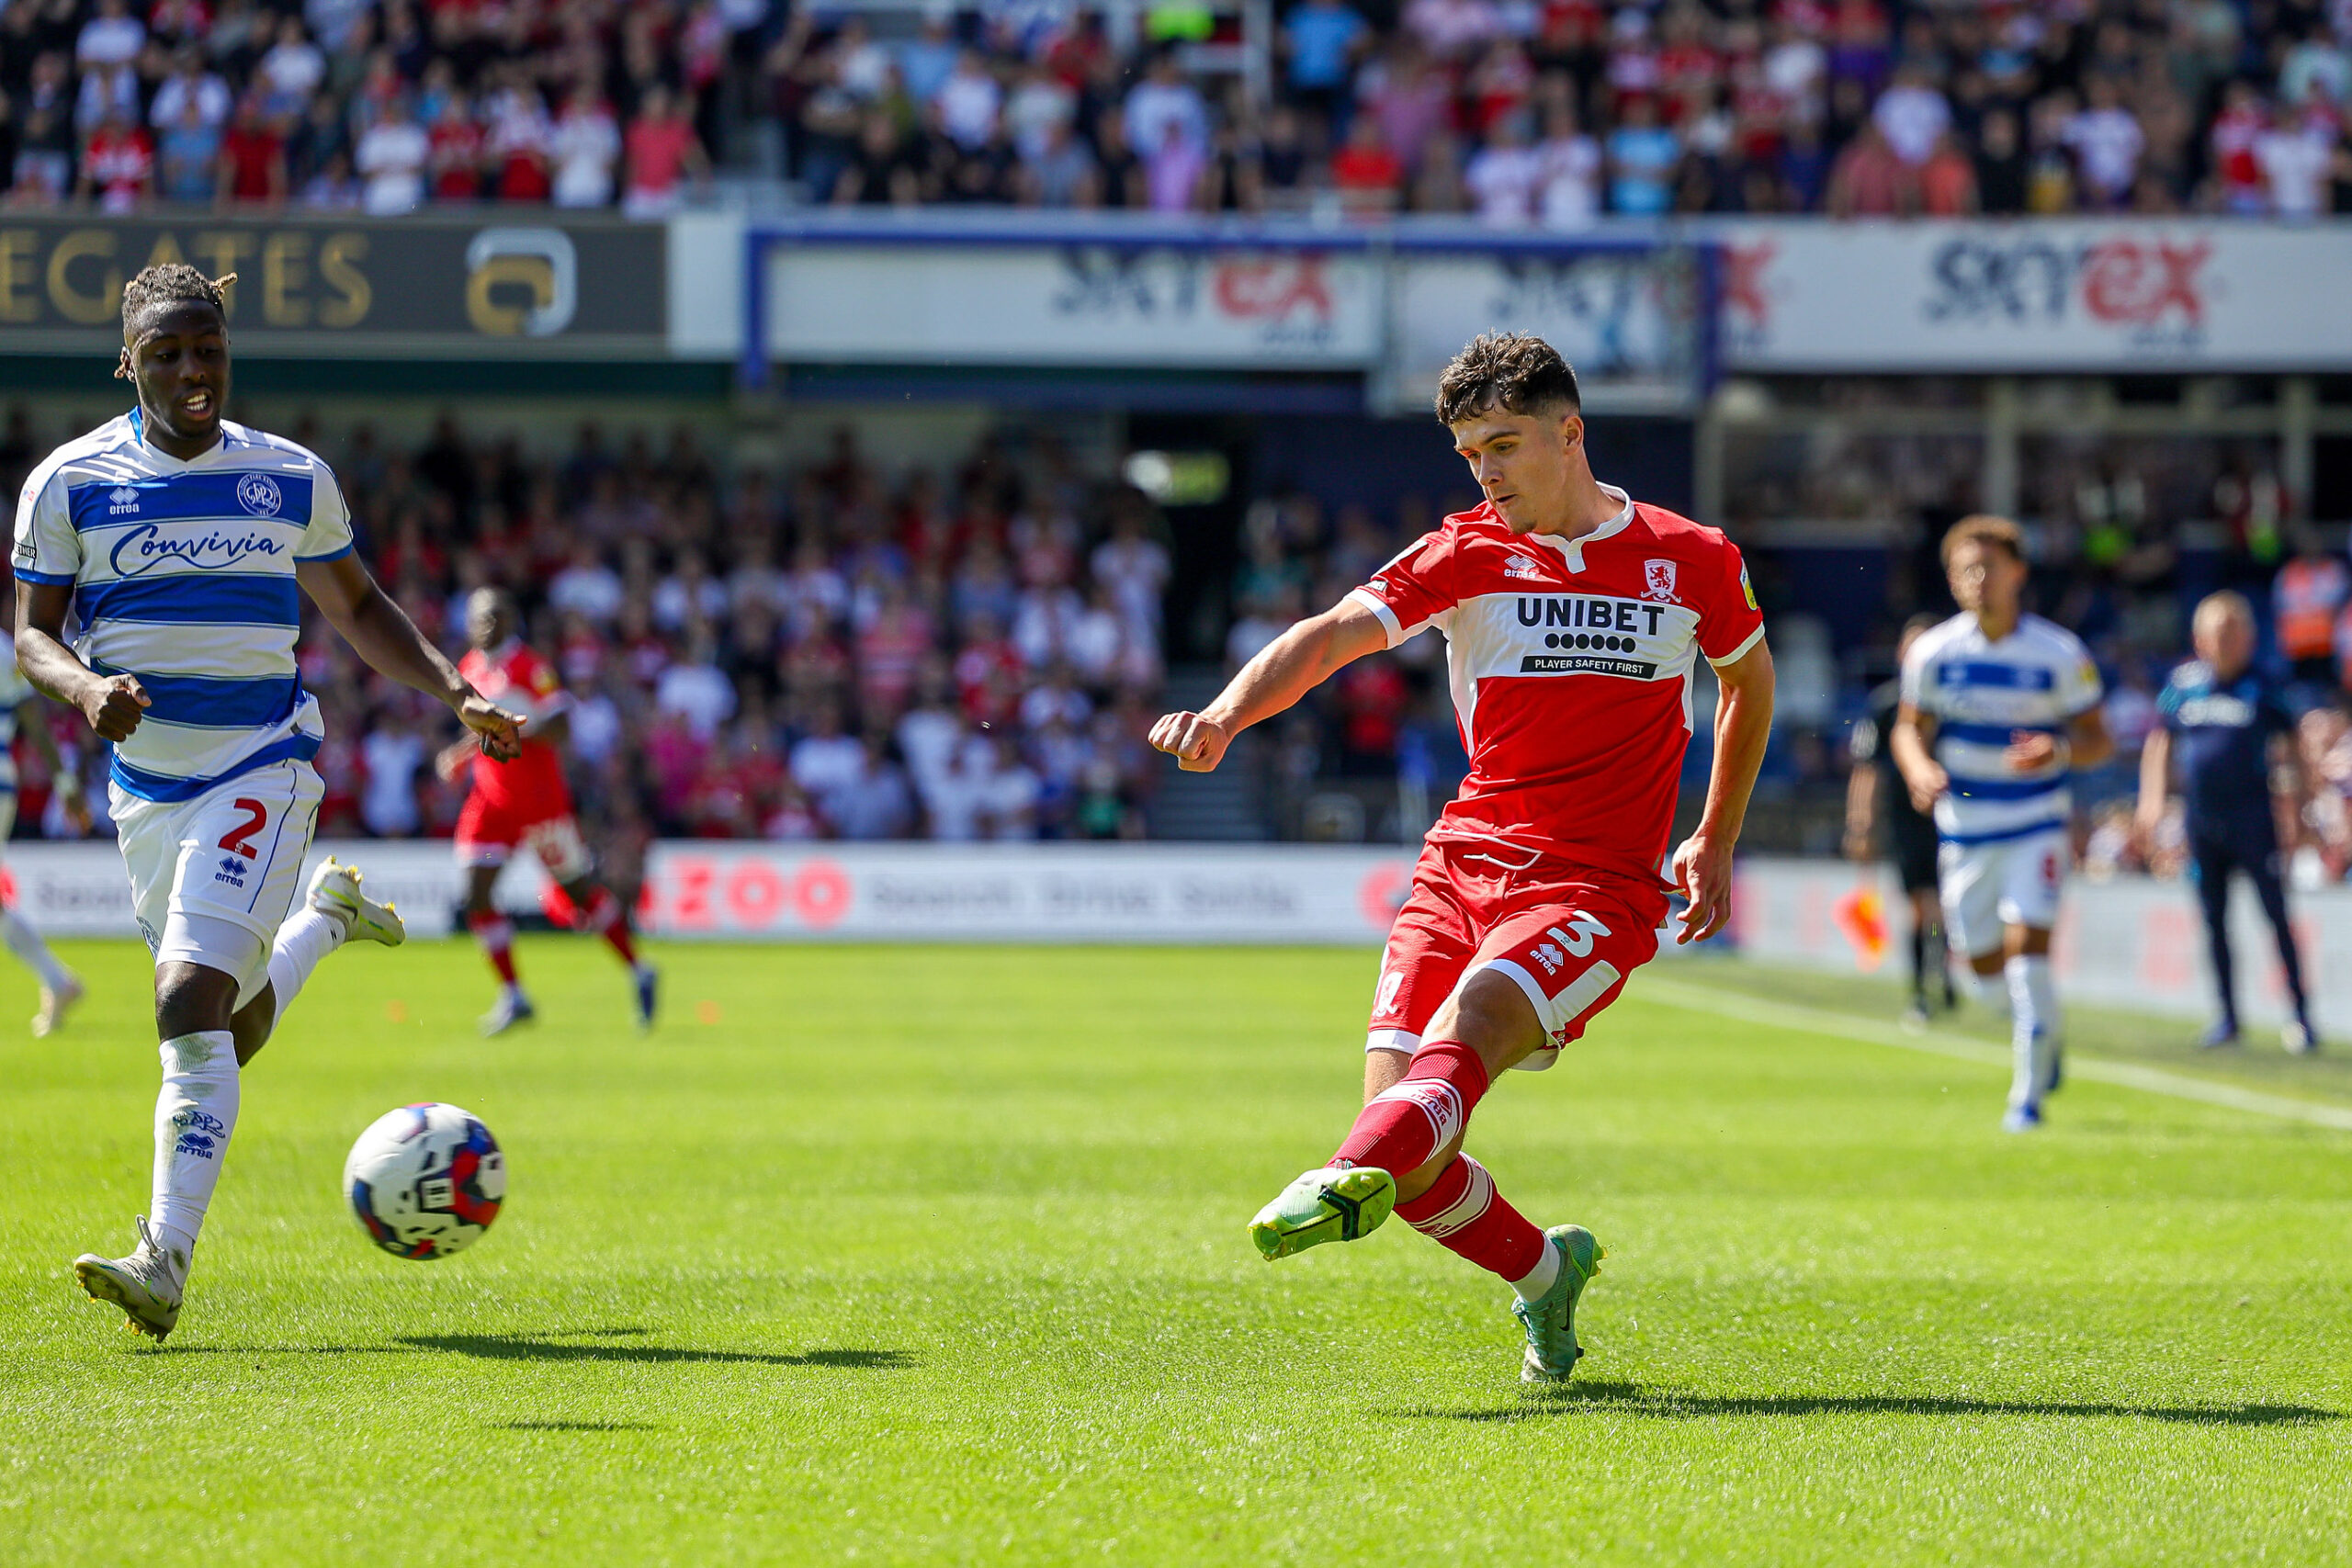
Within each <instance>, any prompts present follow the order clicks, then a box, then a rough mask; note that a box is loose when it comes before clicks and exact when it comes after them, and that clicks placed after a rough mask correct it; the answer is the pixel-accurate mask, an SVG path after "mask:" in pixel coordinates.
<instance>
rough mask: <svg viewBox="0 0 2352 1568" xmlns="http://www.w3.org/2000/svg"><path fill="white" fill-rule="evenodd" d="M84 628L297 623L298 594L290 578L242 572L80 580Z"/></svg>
mask: <svg viewBox="0 0 2352 1568" xmlns="http://www.w3.org/2000/svg"><path fill="white" fill-rule="evenodd" d="M74 614H76V615H80V616H81V617H82V624H83V625H85V626H92V625H95V624H96V622H98V621H99V620H101V619H104V620H109V621H169V622H174V623H180V624H186V623H190V622H194V623H199V624H203V625H209V626H300V625H301V624H302V592H301V590H300V588H298V587H296V586H295V583H294V580H293V579H292V578H290V577H256V576H252V575H250V574H247V573H243V572H226V571H220V572H208V573H206V574H205V575H204V576H203V577H202V578H193V577H191V576H190V575H189V574H188V573H187V572H180V573H175V574H174V575H172V576H168V577H164V576H155V577H124V578H114V579H111V580H109V581H104V582H85V583H84V584H82V586H81V587H80V588H79V589H78V590H76V591H75V592H74Z"/></svg>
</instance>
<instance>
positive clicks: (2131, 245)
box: [1715, 219, 2352, 372]
mask: <svg viewBox="0 0 2352 1568" xmlns="http://www.w3.org/2000/svg"><path fill="white" fill-rule="evenodd" d="M1715 232H1716V234H1717V236H1718V237H1719V238H1720V239H1721V240H1722V241H1723V243H1724V254H1723V262H1722V265H1723V284H1722V310H1721V322H1722V325H1721V343H1722V349H1723V355H1724V364H1725V366H1726V367H1728V368H1731V369H1734V370H1775V371H1777V370H1816V371H1840V370H1849V371H1933V370H1959V371H1970V370H1973V371H2086V372H2099V371H2133V370H2148V369H2198V368H2209V369H2217V370H2219V369H2239V370H2265V369H2268V370H2295V369H2304V368H2312V369H2318V368H2335V367H2341V366H2342V365H2343V364H2344V363H2345V362H2346V359H2347V358H2352V310H2346V309H2345V308H2344V299H2345V296H2346V290H2347V288H2352V226H2347V225H2344V224H2319V225H2312V226H2307V227H2292V226H2281V225H2278V224H2267V223H2253V222H2163V221H2148V222H2143V221H2138V220H2122V219H2118V220H2103V221H2090V222H2052V221H2043V220H2036V221H2031V222H2020V223H1876V222H1858V223H1825V222H1820V221H1817V220H1816V221H1795V222H1758V223H1738V224H1730V225H1725V226H1724V227H1723V228H1722V229H1720V230H1717V231H1715Z"/></svg>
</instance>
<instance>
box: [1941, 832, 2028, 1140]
mask: <svg viewBox="0 0 2352 1568" xmlns="http://www.w3.org/2000/svg"><path fill="white" fill-rule="evenodd" d="M2013 847H2014V846H2013V845H2012V844H2010V843H1990V844H1957V843H1950V842H1947V843H1946V844H1945V845H1944V846H1943V847H1942V849H1941V850H1940V851H1939V853H1938V857H1937V890H1938V892H1939V895H1940V897H1941V899H1942V904H1943V916H1944V919H1943V927H1944V932H1945V935H1946V938H1947V940H1948V941H1949V942H1951V945H1952V947H1953V948H1954V949H1955V950H1957V951H1958V952H1960V953H1962V954H1963V955H1964V956H1965V958H1966V961H1967V965H1968V971H1967V973H1968V980H1969V984H1970V986H1971V987H1973V989H1974V990H1975V992H1976V993H1977V994H1978V995H1979V996H1980V997H1981V996H1982V995H1983V994H1984V993H1985V990H1986V989H1987V988H1988V987H1989V985H1990V982H1992V981H1993V980H1995V979H1996V978H2001V977H2002V976H2003V974H2004V971H2005V970H2006V969H2007V965H2008V960H2009V934H2010V933H2009V931H2008V930H2007V927H2006V926H2005V925H2004V923H2003V920H2002V915H2001V905H2002V894H2003V890H2004V886H2005V879H2006V878H2007V874H2008V871H2009V863H2010V859H2011V852H2012V850H2013ZM2045 951H2046V950H2045ZM2014 1000H2015V998H2014V997H2012V1004H2013V1006H2014ZM2016 1041H2017V1034H2016V1028H2015V1024H2014V1021H2012V1027H2011V1047H2012V1050H2013V1052H2014V1050H2015V1047H2016ZM2040 1084H2041V1076H2040V1070H2039V1068H2035V1069H2034V1070H2033V1071H2031V1072H2030V1073H2029V1072H2028V1071H2026V1070H2025V1069H2024V1068H2023V1067H2022V1066H2020V1068H2019V1069H2018V1071H2017V1072H2014V1073H2013V1074H2012V1075H2011V1079H2010V1086H2009V1088H2010V1093H2009V1109H2008V1111H2007V1122H2005V1123H2004V1124H2005V1125H2018V1126H2032V1125H2039V1124H2040V1122H2041V1089H2040ZM2021 1086H2024V1088H2025V1090H2026V1092H2024V1093H2023V1095H2022V1097H2020V1087H2021Z"/></svg>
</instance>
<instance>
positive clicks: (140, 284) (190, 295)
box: [122, 262, 237, 333]
mask: <svg viewBox="0 0 2352 1568" xmlns="http://www.w3.org/2000/svg"><path fill="white" fill-rule="evenodd" d="M236 281H237V275H236V274H235V273H233V272H232V273H227V274H224V275H223V276H220V277H207V276H204V274H202V273H200V272H198V271H197V270H196V268H194V267H192V266H190V265H187V263H186V262H163V263H159V264H158V265H154V266H151V267H149V268H147V269H146V270H145V271H144V272H141V274H140V275H139V276H136V277H134V278H132V279H131V280H130V282H129V283H126V284H124V285H123V286H122V330H123V331H124V332H126V333H127V332H129V331H130V323H131V322H133V321H137V320H138V319H139V318H140V317H141V316H142V315H144V314H145V313H146V312H147V311H149V310H153V309H154V308H155V307H157V306H158V305H209V306H211V307H212V308H213V309H214V310H218V311H220V313H221V315H223V316H226V315H227V314H228V313H229V297H228V288H229V285H231V284H232V283H234V282H236Z"/></svg>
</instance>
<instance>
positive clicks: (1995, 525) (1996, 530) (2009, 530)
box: [1943, 512, 2025, 571]
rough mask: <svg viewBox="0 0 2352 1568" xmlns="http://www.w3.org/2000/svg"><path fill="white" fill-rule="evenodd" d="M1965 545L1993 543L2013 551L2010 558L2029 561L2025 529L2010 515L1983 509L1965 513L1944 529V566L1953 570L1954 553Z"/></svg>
mask: <svg viewBox="0 0 2352 1568" xmlns="http://www.w3.org/2000/svg"><path fill="white" fill-rule="evenodd" d="M1962 545H1992V546H1995V547H1998V548H2000V549H2004V550H2007V551H2008V552H2009V558H2010V559H2011V560H2013V561H2016V562H2017V563H2018V565H2019V566H2023V565H2024V564H2025V530H2024V529H2022V528H2020V527H2018V525H2016V524H2014V523H2012V522H2010V521H2009V520H2008V519H2007V518H2006V517H1996V516H1994V515H1993V514H1992V513H1989V512H1980V513H1976V514H1975V515H1974V516H1973V517H1963V518H1962V519H1961V520H1960V521H1959V522H1957V523H1955V524H1953V525H1951V528H1949V529H1948V530H1946V531H1945V533H1944V544H1943V563H1944V570H1946V571H1950V570H1951V556H1952V552H1953V551H1954V550H1957V549H1958V548H1960V547H1961V546H1962Z"/></svg>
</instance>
